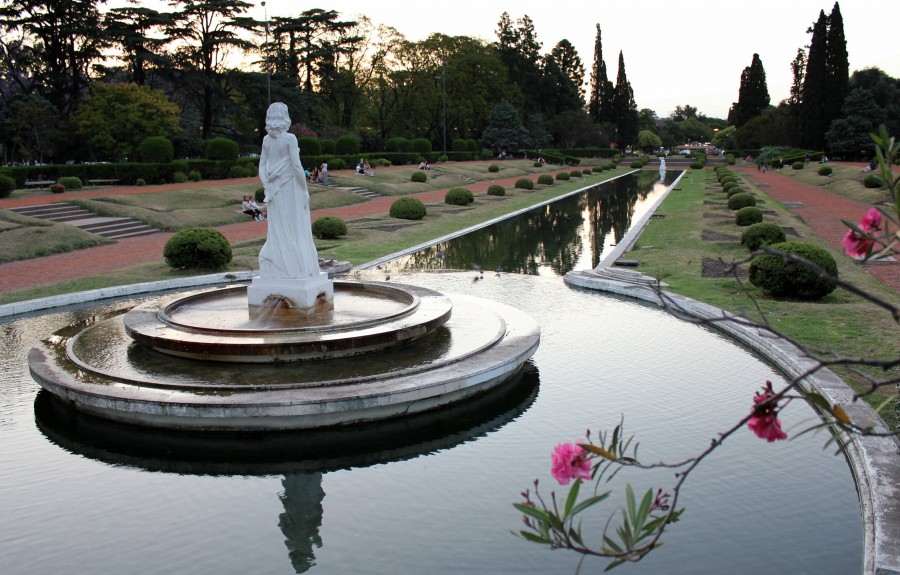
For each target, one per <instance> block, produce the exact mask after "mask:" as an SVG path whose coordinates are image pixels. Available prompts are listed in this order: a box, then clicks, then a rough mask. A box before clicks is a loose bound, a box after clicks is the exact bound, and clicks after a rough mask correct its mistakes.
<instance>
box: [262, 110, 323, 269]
mask: <svg viewBox="0 0 900 575" xmlns="http://www.w3.org/2000/svg"><path fill="white" fill-rule="evenodd" d="M290 126H291V119H290V117H289V116H288V109H287V106H286V105H285V104H283V103H281V102H275V103H274V104H272V105H271V106H269V112H268V114H266V131H267V132H268V135H267V136H266V137H265V138H264V139H263V144H262V153H261V154H260V156H259V179H260V180H262V183H263V186H264V187H265V191H266V197H265V201H266V203H267V204H268V214H269V215H268V219H269V231H268V235H267V237H266V244H265V245H264V246H263V249H262V251H261V252H259V271H260V276H261V277H263V278H270V279H302V278H307V277H310V276H312V275H316V274H318V273H319V258H318V255H317V254H316V245H315V243H313V236H312V226H311V224H310V217H309V190H308V189H307V188H306V176H305V175H304V174H303V166H302V165H301V164H300V147H299V146H298V145H297V137H296V136H295V135H294V134H291V133H290V132H288V131H287V129H288V128H289V127H290Z"/></svg>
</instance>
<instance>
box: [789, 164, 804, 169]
mask: <svg viewBox="0 0 900 575" xmlns="http://www.w3.org/2000/svg"><path fill="white" fill-rule="evenodd" d="M791 169H792V170H802V169H803V162H794V163H793V164H791Z"/></svg>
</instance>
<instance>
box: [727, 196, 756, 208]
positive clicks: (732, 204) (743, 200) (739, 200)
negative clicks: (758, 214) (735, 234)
mask: <svg viewBox="0 0 900 575" xmlns="http://www.w3.org/2000/svg"><path fill="white" fill-rule="evenodd" d="M755 205H756V198H755V197H753V196H751V195H750V194H747V193H740V194H734V195H733V196H731V197H730V198H728V209H729V210H739V209H741V208H746V207H747V206H755Z"/></svg>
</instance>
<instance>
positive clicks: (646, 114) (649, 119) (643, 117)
mask: <svg viewBox="0 0 900 575" xmlns="http://www.w3.org/2000/svg"><path fill="white" fill-rule="evenodd" d="M658 121H659V118H658V117H657V116H656V112H654V111H653V110H651V109H650V108H641V110H640V111H639V112H638V129H639V130H650V131H653V130H655V129H656V122H658Z"/></svg>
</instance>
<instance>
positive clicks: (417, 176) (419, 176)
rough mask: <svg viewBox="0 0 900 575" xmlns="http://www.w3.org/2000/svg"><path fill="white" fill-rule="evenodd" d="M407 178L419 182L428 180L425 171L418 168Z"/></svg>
mask: <svg viewBox="0 0 900 575" xmlns="http://www.w3.org/2000/svg"><path fill="white" fill-rule="evenodd" d="M409 179H410V180H412V181H413V182H418V183H420V184H421V183H422V182H427V181H428V176H427V175H426V174H425V172H423V171H421V170H420V171H418V172H413V173H412V175H410V176H409Z"/></svg>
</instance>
